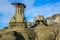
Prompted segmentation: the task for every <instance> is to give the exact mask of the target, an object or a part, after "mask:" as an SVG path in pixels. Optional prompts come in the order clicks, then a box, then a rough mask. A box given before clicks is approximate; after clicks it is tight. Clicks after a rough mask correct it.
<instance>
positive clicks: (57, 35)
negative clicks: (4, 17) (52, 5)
mask: <svg viewBox="0 0 60 40" xmlns="http://www.w3.org/2000/svg"><path fill="white" fill-rule="evenodd" d="M12 4H13V5H15V7H16V12H15V15H14V16H13V17H12V18H11V20H10V23H9V26H8V27H5V28H4V29H1V30H0V40H60V16H56V15H53V16H52V17H49V18H47V19H45V18H44V17H43V16H42V15H38V16H37V17H35V19H34V22H26V21H25V19H24V18H25V17H24V8H25V5H24V4H22V3H12ZM58 22H59V23H58ZM28 26H29V27H28Z"/></svg>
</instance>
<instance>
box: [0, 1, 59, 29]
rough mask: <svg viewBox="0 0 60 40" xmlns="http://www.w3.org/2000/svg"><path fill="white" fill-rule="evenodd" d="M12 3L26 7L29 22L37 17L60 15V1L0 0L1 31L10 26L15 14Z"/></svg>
mask: <svg viewBox="0 0 60 40" xmlns="http://www.w3.org/2000/svg"><path fill="white" fill-rule="evenodd" d="M12 2H20V3H24V4H25V5H26V8H25V12H24V13H25V17H26V19H27V20H28V21H33V19H34V17H35V16H37V15H43V16H44V17H48V16H51V15H53V14H56V13H57V14H58V13H60V0H0V29H1V28H3V27H5V26H8V25H9V21H10V18H11V17H12V16H13V15H14V13H15V7H14V6H13V5H11V3H12Z"/></svg>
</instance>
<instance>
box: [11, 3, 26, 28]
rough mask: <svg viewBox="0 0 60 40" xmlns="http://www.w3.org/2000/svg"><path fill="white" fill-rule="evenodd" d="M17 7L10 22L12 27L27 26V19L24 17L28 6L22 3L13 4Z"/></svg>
mask: <svg viewBox="0 0 60 40" xmlns="http://www.w3.org/2000/svg"><path fill="white" fill-rule="evenodd" d="M12 4H13V5H14V6H15V7H16V10H15V15H14V16H13V17H12V18H11V20H10V26H12V25H13V26H18V27H20V26H21V25H24V26H25V23H26V22H25V21H26V20H25V17H24V9H25V8H26V6H25V5H24V4H22V3H12Z"/></svg>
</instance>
